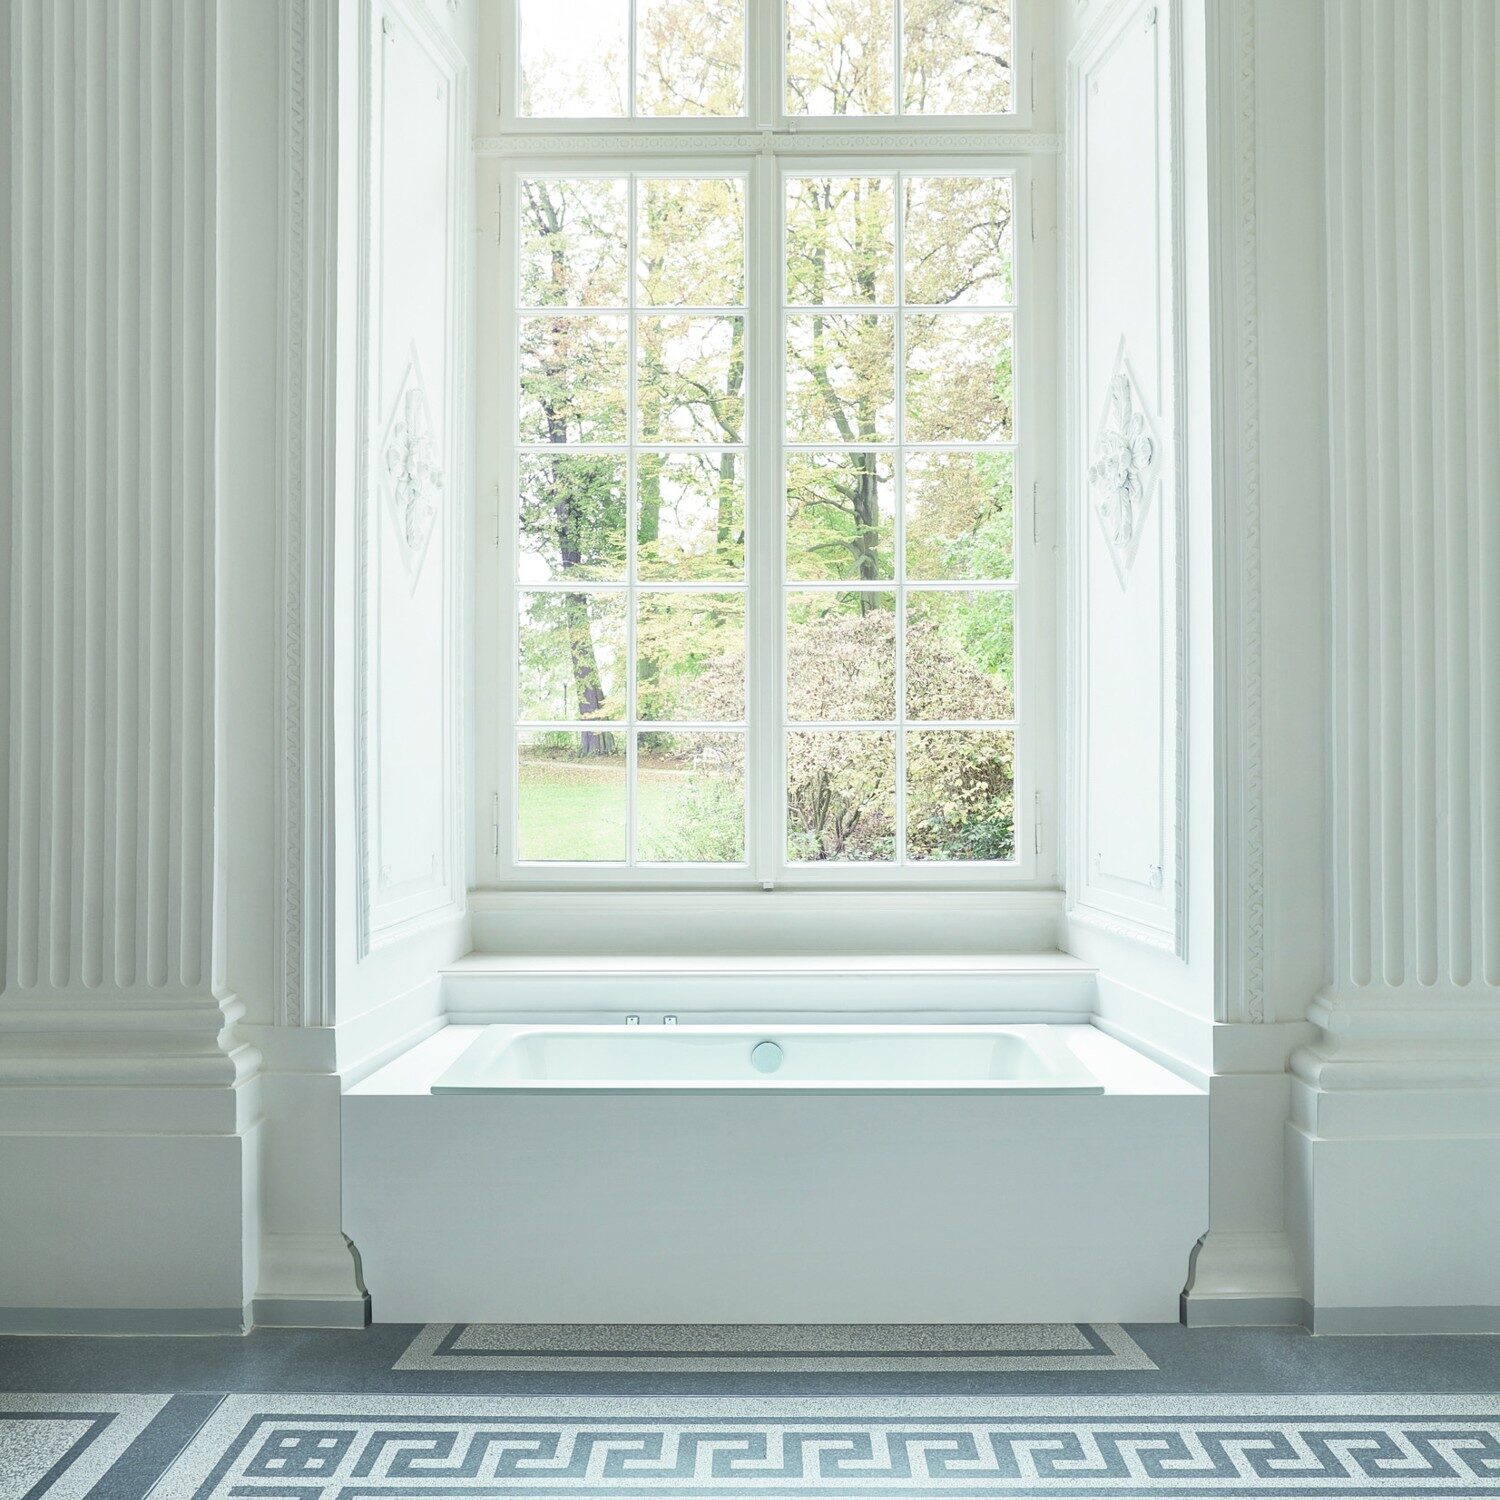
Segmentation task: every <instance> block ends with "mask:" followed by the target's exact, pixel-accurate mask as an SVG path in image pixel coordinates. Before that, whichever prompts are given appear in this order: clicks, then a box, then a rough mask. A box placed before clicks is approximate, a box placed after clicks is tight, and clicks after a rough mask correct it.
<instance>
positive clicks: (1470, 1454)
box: [0, 1324, 1500, 1500]
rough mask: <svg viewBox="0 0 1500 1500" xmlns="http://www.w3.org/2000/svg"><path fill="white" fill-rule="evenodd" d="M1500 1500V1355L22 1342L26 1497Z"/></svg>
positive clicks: (1045, 1329) (1043, 1337)
mask: <svg viewBox="0 0 1500 1500" xmlns="http://www.w3.org/2000/svg"><path fill="white" fill-rule="evenodd" d="M1434 1494H1441V1495H1445V1496H1450V1497H1453V1496H1472V1497H1479V1496H1493V1497H1500V1337H1472V1338H1456V1337H1453V1338H1450V1337H1441V1338H1439V1337H1433V1338H1332V1337H1323V1338H1314V1337H1312V1336H1310V1335H1309V1334H1307V1333H1304V1332H1302V1331H1300V1330H1294V1329H1233V1330H1229V1329H1185V1328H1182V1327H1179V1326H1177V1325H1127V1326H1125V1327H1123V1328H1122V1327H1119V1326H1117V1325H1108V1324H1101V1325H1073V1324H1059V1325H1031V1326H1022V1327H1013V1326H1012V1327H1003V1328H968V1329H965V1328H940V1329H914V1328H883V1329H873V1328H871V1329H862V1330H850V1329H785V1330H764V1329H762V1330H750V1329H618V1328H615V1329H608V1328H594V1329H580V1328H577V1327H572V1328H569V1327H534V1328H525V1329H518V1328H498V1327H492V1326H486V1325H463V1324H459V1325H448V1324H440V1325H430V1326H428V1327H426V1328H419V1327H412V1326H402V1325H380V1326H376V1327H373V1328H369V1329H366V1330H364V1331H362V1332H347V1333H346V1332H322V1331H310V1330H306V1331H304V1330H295V1331H294V1330H277V1329H264V1330H259V1331H257V1332H255V1333H252V1334H250V1335H248V1336H247V1337H245V1338H208V1337H204V1338H154V1339H144V1338H0V1500H43V1497H47V1500H143V1497H146V1496H148V1495H149V1496H151V1497H152V1500H256V1497H260V1500H273V1497H274V1500H381V1497H385V1500H414V1497H422V1500H461V1497H462V1500H478V1497H511V1500H515V1497H528V1500H530V1497H540V1496H561V1497H585V1496H589V1497H604V1496H611V1497H625V1496H650V1497H658V1496H666V1495H675V1496H679V1497H682V1500H727V1497H731V1496H740V1497H754V1500H761V1497H766V1496H772V1495H775V1496H779V1497H782V1500H798V1497H812V1496H817V1497H820V1500H821V1497H833V1496H880V1497H891V1500H905V1497H918V1496H921V1497H932V1496H948V1495H962V1496H967V1497H971V1500H972V1497H996V1500H998V1497H1041V1496H1062V1495H1066V1496H1082V1495H1088V1496H1094V1497H1096V1500H1121V1497H1125V1496H1131V1497H1136V1500H1146V1497H1150V1500H1156V1497H1163V1496H1175V1497H1179V1500H1194V1497H1204V1500H1206V1497H1209V1496H1215V1497H1217V1496H1231V1495H1232V1496H1243V1497H1247V1500H1248V1497H1269V1496H1282V1497H1304V1496H1340V1497H1354V1496H1369V1497H1374V1496H1382V1497H1391V1496H1410V1495H1434Z"/></svg>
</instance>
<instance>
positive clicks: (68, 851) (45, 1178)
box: [0, 0, 259, 1327]
mask: <svg viewBox="0 0 1500 1500" xmlns="http://www.w3.org/2000/svg"><path fill="white" fill-rule="evenodd" d="M215 28H216V8H215V7H214V6H213V5H211V4H204V3H202V0H109V3H108V4H99V3H97V0H12V3H11V4H10V5H9V7H8V8H7V20H6V26H5V32H6V34H5V35H4V37H3V39H0V47H3V48H4V49H5V50H4V54H3V61H0V74H3V76H4V78H5V86H6V93H7V95H8V102H7V105H6V106H5V115H4V127H5V131H6V140H5V144H4V150H3V158H4V165H3V167H0V170H3V171H4V172H5V173H6V175H7V178H8V181H7V184H6V186H7V191H5V192H4V193H0V199H3V201H4V209H3V212H4V213H5V215H6V220H5V224H4V226H3V237H4V242H5V245H6V250H7V255H6V263H7V265H8V268H9V286H8V287H7V292H8V298H7V306H8V318H9V329H8V331H9V335H10V337H9V340H8V348H9V359H8V362H7V363H6V366H5V368H4V370H3V378H4V380H5V382H6V391H5V394H4V402H3V404H4V410H5V412H6V414H7V418H8V421H7V423H6V424H5V433H4V443H5V447H4V449H3V451H0V466H3V472H4V474H5V481H6V491H7V508H6V515H5V518H4V525H3V527H0V538H3V539H0V545H3V547H4V553H3V561H0V576H3V578H4V593H5V600H6V603H5V607H4V610H3V612H0V632H3V638H0V665H3V674H4V676H3V684H4V685H3V694H4V698H3V717H4V721H5V729H6V732H5V736H4V739H5V745H4V752H3V753H4V757H5V759H4V765H5V792H4V797H3V799H0V817H3V819H4V823H3V844H4V850H5V861H4V901H3V908H0V922H3V934H0V939H3V940H0V948H3V950H4V955H5V968H4V988H3V993H0V1199H3V1201H4V1203H5V1205H6V1207H5V1210H4V1217H5V1220H6V1233H5V1235H4V1236H3V1247H0V1326H9V1327H17V1326H27V1325H35V1326H66V1324H67V1323H68V1321H69V1320H72V1322H73V1324H74V1326H91V1327H97V1326H102V1325H103V1324H104V1322H105V1319H104V1317H103V1315H102V1314H101V1313H99V1312H98V1309H112V1310H114V1312H113V1313H112V1315H111V1316H112V1317H113V1318H114V1319H115V1320H116V1324H117V1326H141V1327H168V1326H173V1327H222V1326H238V1324H239V1321H240V1318H241V1315H242V1311H243V1308H244V1306H245V1304H246V1303H247V1301H248V1300H249V1293H250V1291H251V1290H252V1289H253V1276H254V1261H255V1251H254V1236H253V1234H252V1233H250V1232H249V1230H248V1229H247V1224H248V1225H250V1226H252V1227H253V1220H254V1213H255V1211H254V1208H253V1203H254V1200H255V1197H256V1192H255V1188H254V1156H255V1145H256V1120H257V1118H258V1113H259V1111H258V1105H257V1100H256V1083H255V1072H256V1065H257V1062H258V1058H257V1054H256V1052H255V1051H254V1049H252V1048H250V1047H248V1046H240V1045H236V1043H235V1040H234V1033H233V1023H234V1021H235V1019H236V1016H237V1014H238V1011H239V1007H238V1004H237V1002H236V1001H235V1000H234V999H233V998H232V997H231V996H229V995H228V994H227V992H226V989H225V985H224V980H223V964H222V941H221V922H220V913H219V911H218V906H219V904H220V903H221V901H222V893H223V883H222V879H221V872H220V868H219V864H220V849H219V840H218V839H217V838H216V827H215V825H216V776H215V767H216V756H217V753H218V747H217V745H216V736H215V718H216V706H215V687H216V683H217V682H218V680H219V676H220V665H221V664H220V662H219V660H217V659H216V658H217V653H218V651H219V650H220V649H221V648H222V642H221V640H220V636H219V634H218V632H217V631H216V607H215V569H216V557H215V432H216V417H217V413H216V410H215V374H216V360H217V358H218V352H217V349H216V339H215V320H216V287H215V217H216V140H217V137H216V123H217V122H216V98H215V82H216V71H217V67H218V62H219V59H218V49H217V42H216V29H215ZM247 1205H248V1206H247ZM247 1245H248V1246H249V1248H248V1249H247V1248H246V1247H247Z"/></svg>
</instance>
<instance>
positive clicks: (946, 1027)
mask: <svg viewBox="0 0 1500 1500" xmlns="http://www.w3.org/2000/svg"><path fill="white" fill-rule="evenodd" d="M473 1030H474V1032H475V1035H474V1036H473V1037H472V1039H470V1040H469V1041H468V1043H467V1044H466V1045H465V1047H464V1048H463V1050H462V1051H461V1052H459V1053H458V1054H457V1056H455V1057H454V1058H453V1059H452V1060H451V1061H450V1062H449V1064H448V1066H447V1067H446V1068H444V1069H443V1071H442V1072H441V1073H439V1074H438V1075H437V1076H436V1077H435V1078H433V1079H432V1081H431V1083H430V1084H429V1085H428V1087H427V1089H426V1090H425V1092H427V1093H429V1094H430V1095H432V1096H435V1097H444V1098H446V1097H450V1096H455V1095H469V1096H474V1095H500V1096H507V1095H510V1096H514V1095H536V1094H542V1095H554V1094H582V1095H593V1094H651V1095H659V1094H686V1095H693V1096H700V1095H713V1094H743V1095H753V1094H760V1095H765V1096H768V1097H785V1096H789V1095H804V1094H829V1095H844V1094H868V1095H913V1094H944V1095H950V1094H974V1095H980V1096H994V1095H1004V1096H1023V1095H1032V1096H1049V1097H1053V1098H1059V1097H1065V1096H1070V1095H1087V1096H1093V1095H1099V1094H1103V1093H1106V1092H1107V1089H1106V1087H1105V1084H1104V1082H1103V1081H1102V1080H1101V1079H1099V1078H1098V1077H1097V1076H1096V1074H1095V1072H1094V1070H1093V1069H1092V1068H1091V1067H1090V1066H1089V1065H1088V1063H1086V1062H1085V1061H1084V1060H1083V1059H1082V1058H1080V1057H1079V1056H1078V1055H1077V1053H1076V1051H1075V1050H1074V1049H1073V1048H1072V1047H1070V1046H1069V1045H1068V1037H1067V1035H1066V1034H1065V1033H1066V1031H1067V1030H1068V1028H1066V1027H1064V1026H1056V1025H1050V1024H1048V1023H1045V1022H1041V1023H1037V1022H1020V1023H1014V1024H1006V1023H1004V1022H998V1023H996V1022H990V1023H977V1024H965V1023H961V1022H960V1023H936V1024H933V1023H928V1024H924V1023H921V1022H905V1023H901V1022H888V1023H887V1022H882V1023H858V1022H855V1023H848V1024H838V1023H829V1022H792V1023H789V1024H785V1025H781V1024H776V1023H775V1022H772V1023H771V1024H769V1025H755V1024H751V1023H747V1022H711V1021H710V1022H688V1023H681V1024H675V1025H670V1026H664V1025H661V1024H651V1025H644V1024H643V1025H639V1026H629V1025H624V1024H621V1023H619V1022H606V1023H595V1022H573V1023H569V1022H547V1021H540V1022H537V1021H531V1022H516V1023H505V1022H491V1023H489V1024H487V1025H483V1026H478V1027H475V1028H473ZM557 1032H562V1033H565V1034H568V1035H587V1036H604V1037H608V1038H610V1039H611V1040H615V1041H618V1042H621V1043H622V1044H623V1045H625V1046H637V1045H641V1044H642V1043H645V1042H647V1041H660V1040H663V1039H664V1038H666V1037H671V1038H674V1039H675V1038H680V1037H685V1036H703V1035H708V1036H716V1037H722V1036H731V1037H740V1038H743V1039H745V1040H747V1041H748V1040H749V1039H751V1038H755V1039H757V1040H761V1041H774V1040H776V1039H777V1038H779V1037H796V1036H813V1035H817V1036H826V1035H829V1034H832V1035H835V1036H837V1035H839V1034H840V1033H847V1034H849V1035H850V1036H851V1037H853V1036H871V1035H874V1036H891V1035H900V1036H906V1035H923V1036H962V1037H973V1036H976V1035H986V1036H994V1035H1005V1036H1014V1037H1019V1039H1020V1040H1021V1041H1023V1042H1025V1043H1026V1044H1027V1045H1028V1046H1029V1047H1031V1048H1032V1050H1033V1051H1034V1052H1035V1053H1037V1054H1038V1055H1039V1056H1040V1057H1041V1059H1042V1060H1043V1062H1044V1063H1047V1064H1049V1065H1051V1066H1053V1067H1057V1068H1060V1069H1064V1070H1067V1072H1066V1073H1064V1075H1063V1076H1062V1077H1059V1078H1052V1079H1037V1078H1025V1079H1022V1078H995V1079H974V1078H965V1079H941V1078H851V1079H839V1078H827V1079H785V1078H776V1077H773V1076H764V1075H763V1076H761V1077H757V1078H745V1079H704V1080H701V1081H695V1080H691V1079H669V1080H660V1079H650V1078H607V1079H598V1080H592V1079H581V1078H562V1079H549V1078H538V1079H506V1080H504V1081H502V1082H497V1083H465V1082H461V1081H460V1082H449V1081H446V1080H449V1079H450V1077H452V1076H453V1075H458V1076H459V1077H460V1078H462V1076H463V1074H464V1073H465V1072H466V1071H473V1070H474V1068H475V1067H477V1066H482V1064H481V1063H479V1062H477V1061H476V1060H475V1054H477V1053H480V1052H482V1051H484V1049H486V1048H488V1053H487V1054H486V1055H485V1057H484V1059H483V1061H484V1062H488V1061H490V1060H491V1059H492V1058H493V1056H494V1055H496V1054H498V1053H499V1052H500V1051H502V1050H503V1049H504V1048H505V1047H507V1046H510V1045H512V1044H514V1043H515V1042H516V1041H518V1040H520V1039H522V1038H523V1037H525V1036H528V1035H534V1034H537V1033H543V1034H546V1033H557ZM497 1033H503V1035H497ZM465 1064H468V1065H469V1067H468V1068H467V1069H466V1068H465ZM1068 1073H1071V1075H1072V1076H1071V1077H1069V1076H1067V1075H1068Z"/></svg>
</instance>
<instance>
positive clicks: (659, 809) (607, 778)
mask: <svg viewBox="0 0 1500 1500" xmlns="http://www.w3.org/2000/svg"><path fill="white" fill-rule="evenodd" d="M688 774H689V773H688V772H686V771H678V770H667V769H664V768H662V767H653V766H647V765H642V766H640V767H639V768H638V770H637V782H636V810H637V815H638V816H639V818H640V820H641V822H642V823H643V824H644V823H646V822H653V823H654V822H656V821H657V820H659V819H663V820H664V819H665V818H666V817H668V816H669V815H670V813H671V810H672V806H673V803H674V801H675V799H676V797H677V795H678V794H679V792H680V791H681V789H682V786H683V783H684V782H685V781H686V780H687V777H688ZM625 819H626V801H625V757H624V756H623V755H622V756H616V757H611V758H610V759H608V760H601V761H596V762H593V763H581V762H579V761H566V760H542V759H529V758H528V759H523V760H522V762H521V806H520V822H521V844H520V853H521V858H522V859H528V860H529V859H546V860H622V859H624V858H625Z"/></svg>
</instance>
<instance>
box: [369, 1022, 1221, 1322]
mask: <svg viewBox="0 0 1500 1500" xmlns="http://www.w3.org/2000/svg"><path fill="white" fill-rule="evenodd" d="M765 1040H774V1041H776V1042H777V1043H778V1044H779V1045H780V1046H781V1048H782V1052H783V1059H782V1066H781V1067H780V1068H779V1069H777V1070H776V1072H774V1073H769V1074H764V1075H762V1074H760V1073H758V1072H757V1071H756V1070H755V1068H754V1067H753V1066H752V1065H750V1064H749V1062H748V1054H749V1050H750V1048H751V1046H753V1045H755V1044H756V1043H759V1042H761V1041H765ZM528 1074H529V1075H530V1076H525V1075H528ZM342 1143H343V1152H344V1197H343V1205H344V1231H345V1233H346V1234H348V1235H349V1236H350V1238H351V1239H352V1240H353V1241H354V1243H355V1245H357V1246H358V1247H359V1253H360V1257H361V1263H362V1265H363V1267H364V1276H365V1283H366V1285H367V1286H368V1287H369V1288H370V1295H371V1297H372V1298H373V1299H374V1314H375V1319H376V1321H377V1322H397V1323H460V1322H467V1323H865V1322H875V1323H976V1322H977V1323H1032V1322H1041V1323H1047V1322H1107V1323H1115V1322H1162V1321H1170V1320H1172V1319H1174V1318H1176V1316H1177V1299H1178V1294H1179V1293H1180V1292H1181V1290H1182V1282H1183V1277H1184V1275H1185V1267H1186V1264H1187V1257H1188V1254H1189V1252H1190V1251H1191V1250H1192V1247H1193V1243H1194V1241H1195V1240H1197V1239H1198V1237H1199V1236H1200V1235H1201V1234H1202V1233H1203V1231H1204V1229H1205V1227H1206V1225H1207V1220H1208V1149H1207V1143H1208V1099H1207V1096H1206V1095H1205V1094H1204V1093H1202V1092H1201V1091H1200V1090H1198V1089H1196V1088H1194V1087H1193V1085H1192V1084H1190V1083H1188V1082H1187V1081H1186V1080H1184V1079H1182V1078H1179V1077H1177V1075H1175V1074H1173V1073H1169V1072H1168V1071H1167V1070H1166V1069H1164V1068H1162V1067H1160V1066H1159V1065H1158V1064H1156V1063H1154V1062H1152V1061H1151V1060H1150V1059H1148V1058H1146V1057H1144V1056H1142V1055H1141V1054H1140V1053H1139V1052H1136V1051H1134V1050H1133V1049H1131V1048H1129V1047H1127V1046H1125V1045H1124V1043H1122V1042H1120V1041H1117V1040H1116V1039H1115V1038H1113V1037H1110V1036H1107V1035H1106V1034H1105V1033H1104V1032H1102V1031H1100V1030H1098V1029H1097V1028H1096V1027H1093V1026H1086V1025H1044V1024H1035V1025H1033V1024H1030V1023H1022V1022H1016V1023H1006V1022H1004V1021H1002V1020H999V1019H997V1018H986V1019H985V1021H984V1022H983V1023H981V1024H976V1025H972V1026H940V1025H933V1024H928V1023H924V1022H923V1021H922V1020H921V1018H920V1017H913V1018H912V1019H911V1024H908V1025H888V1024H879V1025H876V1024H869V1025H865V1024H852V1023H849V1022H843V1023H835V1022H831V1021H830V1022H826V1023H824V1024H806V1023H805V1024H803V1025H799V1026H784V1025H782V1024H781V1023H780V1020H779V1018H778V1019H776V1020H763V1021H761V1022H760V1023H759V1024H757V1025H753V1026H751V1025H745V1024H741V1021H740V1019H739V1018H738V1017H737V1018H736V1019H735V1021H734V1023H733V1024H723V1025H713V1026H698V1025H693V1026H687V1025H682V1026H678V1027H676V1028H672V1027H662V1026H661V1025H660V1024H658V1023H656V1022H643V1023H642V1024H641V1025H640V1026H638V1027H637V1026H631V1027H626V1026H624V1025H621V1024H619V1023H615V1024H612V1025H602V1026H601V1025H583V1024H569V1023H567V1022H564V1021H563V1020H561V1019H559V1020H556V1021H553V1020H527V1021H515V1022H512V1023H510V1024H509V1025H496V1026H494V1027H492V1028H491V1027H488V1026H486V1027H480V1026H464V1025H451V1026H446V1027H444V1028H442V1029H441V1030H439V1031H437V1032H434V1033H433V1034H432V1035H431V1036H429V1037H426V1038H424V1039H423V1040H422V1041H420V1042H418V1043H417V1044H416V1045H415V1046H414V1047H412V1048H411V1049H410V1050H408V1051H407V1052H405V1053H403V1054H402V1055H401V1056H400V1057H397V1058H394V1059H392V1060H391V1061H390V1062H389V1063H387V1064H386V1065H385V1066H384V1067H382V1068H380V1069H378V1070H377V1071H376V1072H374V1073H372V1074H370V1075H369V1076H368V1077H367V1078H364V1079H362V1080H360V1081H359V1082H358V1083H355V1084H353V1085H351V1086H350V1088H349V1089H348V1090H347V1092H346V1093H345V1095H344V1100H343V1132H342Z"/></svg>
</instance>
